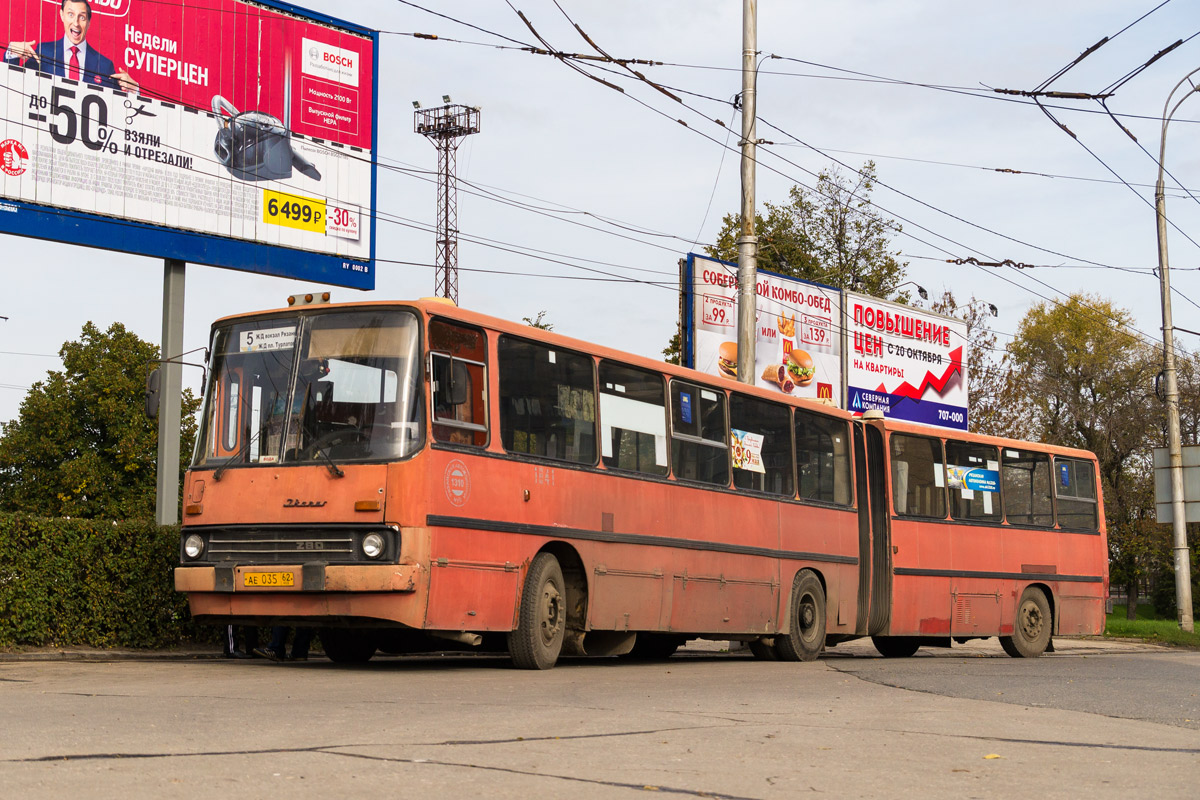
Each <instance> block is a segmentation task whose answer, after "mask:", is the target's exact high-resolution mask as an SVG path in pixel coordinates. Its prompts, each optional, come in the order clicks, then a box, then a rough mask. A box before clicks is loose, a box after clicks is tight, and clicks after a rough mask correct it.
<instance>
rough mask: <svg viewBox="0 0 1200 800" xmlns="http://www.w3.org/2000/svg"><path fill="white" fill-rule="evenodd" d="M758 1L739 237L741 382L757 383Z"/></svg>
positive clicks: (753, 8)
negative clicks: (756, 97)
mask: <svg viewBox="0 0 1200 800" xmlns="http://www.w3.org/2000/svg"><path fill="white" fill-rule="evenodd" d="M757 5H758V0H742V141H741V145H742V224H741V236H739V237H738V242H737V244H738V328H737V346H738V357H737V370H738V380H739V381H741V382H742V383H751V384H752V383H754V379H755V377H756V376H755V375H754V365H755V363H756V362H757V352H756V344H757V341H756V339H757V333H758V331H757V325H756V322H757V319H758V313H757V312H758V295H757V292H758V269H757V267H758V237H757V236H756V235H755V230H754V175H755V172H754V167H755V145H757V144H758V140H757V136H758V134H757V133H756V131H755V122H756V121H757V120H756V118H755V115H756V113H757V112H756V110H755V91H756V89H755V87H756V85H757V83H758V80H757V79H758V76H757V75H756V74H755V64H754V59H755V58H757V56H758V9H757Z"/></svg>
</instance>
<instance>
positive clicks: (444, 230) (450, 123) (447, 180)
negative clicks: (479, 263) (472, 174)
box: [413, 95, 479, 305]
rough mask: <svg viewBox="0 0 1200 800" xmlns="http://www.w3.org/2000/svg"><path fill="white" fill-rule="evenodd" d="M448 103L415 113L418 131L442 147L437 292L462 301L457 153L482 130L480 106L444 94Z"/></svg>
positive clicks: (439, 180)
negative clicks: (455, 101)
mask: <svg viewBox="0 0 1200 800" xmlns="http://www.w3.org/2000/svg"><path fill="white" fill-rule="evenodd" d="M442 99H443V100H445V101H446V105H444V106H442V107H440V108H421V107H420V106H419V104H418V103H416V102H414V103H413V105H414V106H416V114H415V117H414V126H415V128H414V129H415V130H416V132H417V133H419V134H421V135H422V136H424V137H425V138H427V139H429V141H431V142H433V145H434V147H436V148H437V149H438V219H437V259H436V266H437V271H436V273H435V279H434V282H435V288H434V293H435V294H436V295H437V296H438V297H446V298H449V299H450V300H452V301H454V303H455V304H456V305H457V304H458V185H457V177H456V175H455V163H454V162H455V154H456V152H457V151H458V145H459V142H460V141H461V140H462V138H463V137H464V136H470V135H471V134H472V133H479V109H478V108H472V107H469V106H464V105H454V104H451V102H450V96H449V95H443V96H442Z"/></svg>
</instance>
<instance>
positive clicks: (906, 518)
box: [871, 422, 1108, 649]
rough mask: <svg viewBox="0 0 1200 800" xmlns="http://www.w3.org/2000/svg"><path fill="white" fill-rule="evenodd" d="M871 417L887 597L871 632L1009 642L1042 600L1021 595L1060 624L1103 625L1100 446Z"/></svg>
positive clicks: (1076, 628) (1063, 630)
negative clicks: (881, 483)
mask: <svg viewBox="0 0 1200 800" xmlns="http://www.w3.org/2000/svg"><path fill="white" fill-rule="evenodd" d="M876 425H877V426H878V429H879V430H880V432H881V434H882V437H883V438H884V439H885V447H886V452H887V468H886V470H884V471H885V472H886V476H887V481H888V492H887V500H888V501H889V502H890V507H889V510H888V511H889V513H888V517H889V523H890V525H889V530H888V531H887V532H886V534H885V535H887V536H888V537H889V538H888V544H889V547H888V553H887V556H888V558H889V559H890V561H891V564H890V574H891V587H890V591H891V593H892V597H891V600H890V602H889V603H888V605H889V606H890V607H891V612H890V614H889V616H888V619H887V620H886V621H885V622H884V623H883V624H880V625H878V626H877V628H876V629H874V630H872V631H871V633H872V634H873V635H883V636H889V637H920V638H921V640H922V641H924V642H925V643H939V644H948V643H949V641H950V640H951V638H952V637H953V638H954V639H957V640H962V639H967V638H974V637H982V636H992V635H998V636H1000V637H1002V639H1008V638H1011V637H1013V636H1014V634H1018V635H1019V634H1020V631H1019V630H1016V628H1018V627H1019V626H1020V624H1021V620H1022V618H1023V617H1022V612H1023V611H1024V613H1025V617H1024V618H1025V622H1026V624H1030V622H1031V621H1030V619H1029V618H1028V615H1029V613H1030V612H1031V611H1032V610H1035V609H1033V606H1032V605H1031V604H1029V603H1026V604H1024V605H1023V604H1022V600H1023V598H1025V597H1027V596H1031V595H1036V594H1040V595H1041V596H1042V597H1043V598H1044V599H1045V601H1046V603H1047V606H1048V609H1045V610H1048V611H1049V614H1050V618H1049V620H1047V624H1048V625H1049V626H1050V628H1051V629H1052V632H1053V633H1055V634H1099V633H1102V632H1103V629H1104V606H1105V600H1106V599H1107V596H1108V547H1107V542H1106V536H1105V527H1104V510H1103V502H1102V500H1101V497H1100V493H1099V488H1098V478H1097V472H1096V463H1095V456H1094V455H1092V454H1091V453H1089V452H1087V451H1083V450H1073V449H1069V448H1062V447H1053V446H1049V445H1035V444H1030V443H1027V442H1015V441H1011V440H1006V439H999V438H995V437H988V436H971V437H964V436H962V435H960V434H958V433H957V432H949V431H938V430H936V429H931V428H927V427H923V426H919V425H912V424H906V423H898V422H896V423H892V422H890V423H888V424H886V425H883V424H882V423H876ZM1035 616H1036V614H1035ZM1036 622H1037V620H1036V619H1034V620H1033V621H1032V623H1033V624H1036ZM1050 632H1051V631H1047V632H1046V633H1047V636H1048V635H1049V633H1050ZM1006 649H1008V648H1007V646H1006Z"/></svg>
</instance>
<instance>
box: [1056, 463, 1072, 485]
mask: <svg viewBox="0 0 1200 800" xmlns="http://www.w3.org/2000/svg"><path fill="white" fill-rule="evenodd" d="M1058 482H1059V483H1060V484H1062V488H1064V489H1070V488H1071V465H1070V464H1059V465H1058Z"/></svg>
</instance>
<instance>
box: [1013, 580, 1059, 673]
mask: <svg viewBox="0 0 1200 800" xmlns="http://www.w3.org/2000/svg"><path fill="white" fill-rule="evenodd" d="M1051 622H1052V620H1051V617H1050V603H1049V602H1047V600H1046V595H1045V594H1044V593H1043V592H1042V590H1041V589H1037V588H1034V587H1032V586H1031V587H1029V588H1028V589H1026V590H1025V591H1024V593H1023V594H1022V595H1021V602H1019V603H1017V619H1016V622H1015V624H1014V625H1013V635H1012V636H1001V637H1000V646H1001V647H1003V648H1004V652H1006V653H1008V654H1009V655H1010V656H1012V657H1013V658H1037V657H1038V656H1040V655H1041V654H1042V653H1044V652H1046V647H1047V646H1048V645H1049V644H1050V634H1051V628H1052V627H1053V626H1052V624H1051Z"/></svg>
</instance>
